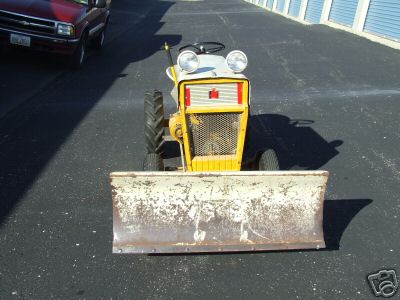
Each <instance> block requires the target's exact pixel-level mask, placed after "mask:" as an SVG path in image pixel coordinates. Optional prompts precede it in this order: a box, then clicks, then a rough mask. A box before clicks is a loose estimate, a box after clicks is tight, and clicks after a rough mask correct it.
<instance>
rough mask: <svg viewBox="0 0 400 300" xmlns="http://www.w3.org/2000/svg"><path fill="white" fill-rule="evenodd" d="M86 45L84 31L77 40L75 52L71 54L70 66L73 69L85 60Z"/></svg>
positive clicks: (81, 64)
mask: <svg viewBox="0 0 400 300" xmlns="http://www.w3.org/2000/svg"><path fill="white" fill-rule="evenodd" d="M86 46H87V34H86V33H84V34H83V35H82V37H81V40H80V41H79V44H78V47H77V48H76V49H75V52H74V53H73V54H72V55H71V58H70V66H71V68H73V69H80V68H81V67H82V66H83V65H84V63H85V60H86V48H87V47H86Z"/></svg>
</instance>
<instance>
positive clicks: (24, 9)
mask: <svg viewBox="0 0 400 300" xmlns="http://www.w3.org/2000/svg"><path fill="white" fill-rule="evenodd" d="M87 8H88V7H87V6H85V5H82V4H78V3H76V2H73V1H68V0H1V1H0V10H5V11H9V12H14V13H18V14H22V15H27V16H32V17H38V18H43V19H49V20H54V21H58V22H66V23H73V24H74V23H75V22H76V21H77V20H78V19H79V18H80V17H81V16H82V15H84V14H85V12H86V10H87Z"/></svg>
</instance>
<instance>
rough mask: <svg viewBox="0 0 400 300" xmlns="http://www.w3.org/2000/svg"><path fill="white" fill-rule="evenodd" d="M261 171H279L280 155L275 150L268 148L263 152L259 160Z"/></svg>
mask: <svg viewBox="0 0 400 300" xmlns="http://www.w3.org/2000/svg"><path fill="white" fill-rule="evenodd" d="M258 166H259V168H258V169H259V170H260V171H279V161H278V156H277V155H276V153H275V151H274V150H272V149H268V150H266V151H264V152H263V153H262V154H261V157H260V160H259V162H258Z"/></svg>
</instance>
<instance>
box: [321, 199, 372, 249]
mask: <svg viewBox="0 0 400 300" xmlns="http://www.w3.org/2000/svg"><path fill="white" fill-rule="evenodd" d="M371 203H372V200H371V199H345V200H326V201H325V205H324V238H325V244H326V250H339V248H340V240H341V238H342V235H343V233H344V231H345V230H346V228H347V226H348V225H349V224H350V222H351V220H353V218H354V217H355V216H356V215H357V214H358V213H359V212H360V211H361V210H362V209H363V208H364V207H366V206H367V205H369V204H371Z"/></svg>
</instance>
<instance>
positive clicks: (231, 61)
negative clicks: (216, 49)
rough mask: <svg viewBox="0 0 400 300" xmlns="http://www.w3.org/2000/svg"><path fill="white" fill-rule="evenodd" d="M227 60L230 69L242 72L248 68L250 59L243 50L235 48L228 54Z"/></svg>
mask: <svg viewBox="0 0 400 300" xmlns="http://www.w3.org/2000/svg"><path fill="white" fill-rule="evenodd" d="M225 62H226V65H227V66H228V68H229V69H230V70H232V71H233V72H235V73H241V72H243V71H244V70H245V69H246V68H247V65H248V62H249V61H248V60H247V56H246V54H244V52H243V51H240V50H233V51H231V52H229V54H228V55H227V56H226V59H225Z"/></svg>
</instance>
